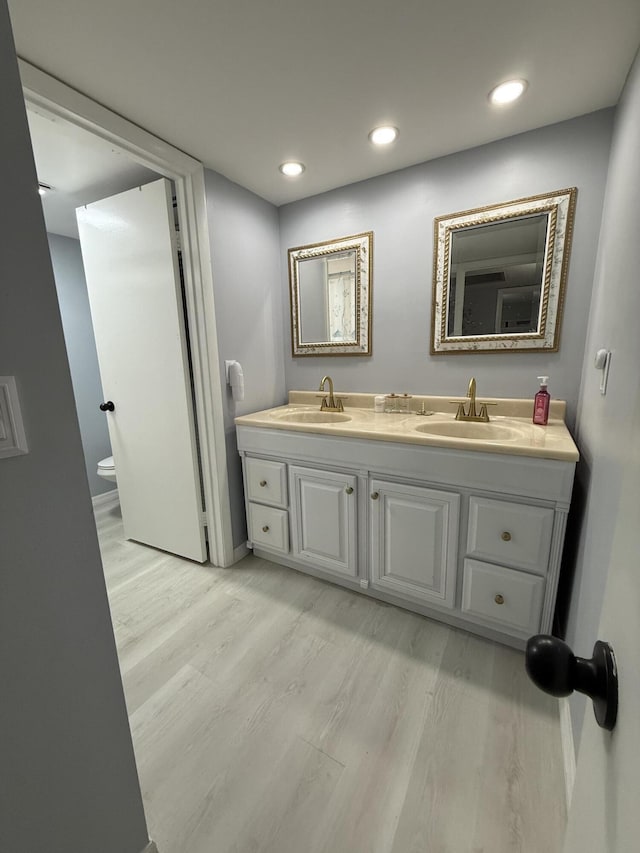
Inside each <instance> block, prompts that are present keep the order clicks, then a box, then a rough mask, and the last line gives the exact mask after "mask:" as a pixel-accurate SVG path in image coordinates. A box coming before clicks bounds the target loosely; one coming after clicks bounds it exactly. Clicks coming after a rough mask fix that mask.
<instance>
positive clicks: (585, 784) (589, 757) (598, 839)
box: [565, 399, 640, 853]
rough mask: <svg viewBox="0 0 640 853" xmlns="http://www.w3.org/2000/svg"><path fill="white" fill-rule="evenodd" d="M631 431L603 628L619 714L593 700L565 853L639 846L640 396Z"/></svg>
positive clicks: (625, 852)
mask: <svg viewBox="0 0 640 853" xmlns="http://www.w3.org/2000/svg"><path fill="white" fill-rule="evenodd" d="M630 435H631V436H632V437H633V441H632V442H630V443H629V445H628V448H627V450H628V454H629V457H628V464H627V466H626V468H625V477H624V481H623V486H622V490H621V494H620V503H619V507H618V517H617V522H616V529H615V533H614V539H613V547H612V551H611V563H610V566H609V575H608V580H607V587H606V592H605V599H604V605H603V610H602V617H601V620H600V630H599V633H598V638H599V639H602V640H605V641H606V642H608V643H610V644H611V646H612V647H613V650H614V653H615V656H616V662H617V666H618V681H619V685H620V701H619V706H618V720H617V723H616V727H615V729H614V730H613V732H611V733H609V732H606V731H604V730H603V729H600V728H598V726H597V725H596V723H595V720H594V719H593V714H592V712H591V707H590V705H591V703H589V707H588V708H587V711H586V714H587V716H586V717H585V722H584V729H583V735H582V740H581V743H580V751H579V755H578V767H577V772H576V781H575V786H574V792H573V800H572V804H571V810H570V813H569V825H568V829H567V837H566V844H565V853H585V851H588V853H632V852H633V853H636V851H637V850H638V849H640V806H639V804H640V560H639V559H638V555H639V553H640V549H639V547H638V519H639V518H640V510H639V508H640V399H638V400H637V401H636V407H635V417H634V423H633V426H632V429H631V432H630ZM602 568H603V571H606V569H607V567H606V566H603V567H602ZM595 639H596V638H595V637H594V640H595Z"/></svg>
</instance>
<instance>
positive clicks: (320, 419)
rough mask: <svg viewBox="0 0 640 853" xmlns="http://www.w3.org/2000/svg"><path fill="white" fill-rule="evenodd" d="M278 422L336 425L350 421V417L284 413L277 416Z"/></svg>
mask: <svg viewBox="0 0 640 853" xmlns="http://www.w3.org/2000/svg"><path fill="white" fill-rule="evenodd" d="M278 420H279V421H286V422H287V423H290V424H338V423H344V422H345V421H350V420H351V415H345V414H343V413H342V412H319V411H318V412H285V413H284V414H282V415H278Z"/></svg>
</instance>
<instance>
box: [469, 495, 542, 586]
mask: <svg viewBox="0 0 640 853" xmlns="http://www.w3.org/2000/svg"><path fill="white" fill-rule="evenodd" d="M552 531H553V510H552V509H547V508H546V507H540V506H529V505H528V504H515V503H507V501H495V500H490V499H489V498H476V497H472V498H470V499H469V530H468V537H467V554H468V556H469V557H478V558H480V559H481V560H490V561H493V562H496V563H501V564H502V565H505V566H514V567H515V568H519V569H525V570H526V571H529V572H537V573H539V574H546V571H547V563H548V561H549V549H550V546H551V533H552Z"/></svg>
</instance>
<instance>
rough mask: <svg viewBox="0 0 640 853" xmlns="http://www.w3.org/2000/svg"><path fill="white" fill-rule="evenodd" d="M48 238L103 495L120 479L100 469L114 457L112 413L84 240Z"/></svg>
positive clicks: (88, 447)
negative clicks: (107, 408) (107, 410)
mask: <svg viewBox="0 0 640 853" xmlns="http://www.w3.org/2000/svg"><path fill="white" fill-rule="evenodd" d="M47 238H48V240H49V251H50V252H51V263H52V264H53V274H54V276H55V280H56V290H57V292H58V303H59V305H60V315H61V317H62V328H63V330H64V339H65V343H66V345H67V356H68V358H69V367H70V369H71V381H72V382H73V394H74V397H75V400H76V411H77V413H78V421H79V423H80V435H81V437H82V447H83V450H84V461H85V467H86V471H87V479H88V480H89V490H90V492H91V494H92V495H100V494H102V493H103V492H108V491H111V490H112V489H114V488H115V483H111V482H109V480H105V479H103V478H102V477H98V475H97V474H96V465H97V463H98V462H99V460H100V459H104V458H105V457H106V456H111V444H110V443H109V430H108V427H107V418H106V415H105V414H104V412H101V411H100V409H99V408H98V407H99V405H100V403H101V402H102V401H103V399H104V397H103V396H102V383H101V381H100V371H99V369H98V355H97V353H96V341H95V338H94V336H93V326H92V324H91V311H90V309H89V296H88V294H87V283H86V281H85V277H84V267H83V266H82V255H81V253H80V242H79V240H72V239H71V238H70V237H61V236H59V235H58V234H48V235H47Z"/></svg>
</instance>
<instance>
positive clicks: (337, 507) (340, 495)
mask: <svg viewBox="0 0 640 853" xmlns="http://www.w3.org/2000/svg"><path fill="white" fill-rule="evenodd" d="M289 476H290V478H291V480H290V490H291V514H292V544H291V547H292V551H293V556H294V557H295V558H296V559H298V560H301V561H302V562H304V563H308V564H309V565H310V566H315V567H316V568H319V569H326V570H328V571H330V572H335V573H336V574H339V575H348V576H349V577H352V578H354V577H355V576H356V575H357V574H358V559H357V546H358V542H357V530H356V508H357V488H356V487H357V480H356V477H354V476H353V475H352V474H343V473H341V472H339V471H318V470H316V469H315V468H301V467H298V466H296V465H292V466H291V467H290V468H289Z"/></svg>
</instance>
